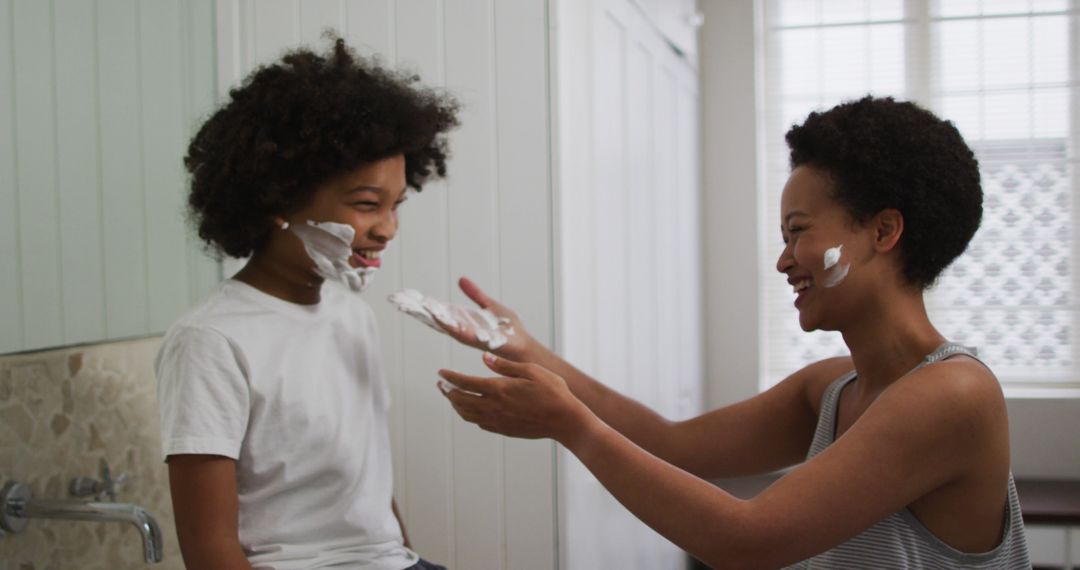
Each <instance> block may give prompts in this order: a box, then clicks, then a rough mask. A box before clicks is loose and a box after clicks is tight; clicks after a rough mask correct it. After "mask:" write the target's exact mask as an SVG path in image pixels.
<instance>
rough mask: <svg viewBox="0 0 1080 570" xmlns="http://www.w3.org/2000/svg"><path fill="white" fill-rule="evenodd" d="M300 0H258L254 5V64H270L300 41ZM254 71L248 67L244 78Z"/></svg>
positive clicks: (252, 14)
mask: <svg viewBox="0 0 1080 570" xmlns="http://www.w3.org/2000/svg"><path fill="white" fill-rule="evenodd" d="M299 1H300V0H258V1H254V2H252V3H251V10H250V14H251V17H252V18H251V20H252V25H253V29H252V30H251V38H252V40H253V42H254V43H253V45H252V51H251V55H252V57H253V58H254V59H253V60H252V61H251V63H253V64H254V65H261V64H263V63H268V62H271V61H273V60H275V59H277V58H278V57H280V56H281V54H282V53H284V51H285V49H286V48H288V47H292V46H295V45H296V44H298V43H299V41H300V18H299V15H300V4H299ZM250 69H251V68H246V69H244V71H243V72H242V73H241V77H243V76H244V75H247V73H248V71H249V70H250Z"/></svg>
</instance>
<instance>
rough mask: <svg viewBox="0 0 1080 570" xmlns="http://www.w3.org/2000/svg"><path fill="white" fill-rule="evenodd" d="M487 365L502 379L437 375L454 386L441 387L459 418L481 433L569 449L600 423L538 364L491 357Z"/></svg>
mask: <svg viewBox="0 0 1080 570" xmlns="http://www.w3.org/2000/svg"><path fill="white" fill-rule="evenodd" d="M484 364H486V365H487V366H488V368H490V369H491V370H492V371H494V372H495V373H496V374H499V375H500V376H501V377H499V378H482V377H479V376H470V375H467V374H461V373H460V372H454V371H452V370H440V371H439V376H442V377H443V378H444V379H445V380H446V381H447V382H449V383H450V384H452V385H453V387H452V388H450V389H444V388H443V386H441V385H440V390H441V391H442V392H443V395H445V396H446V398H447V399H448V400H450V403H451V404H452V405H453V406H454V410H455V411H456V412H457V413H458V415H460V416H461V417H462V418H463V419H464V420H465V421H468V422H471V423H474V424H476V425H478V426H480V428H481V429H484V430H487V431H490V432H495V433H499V434H502V435H507V436H510V437H521V438H528V439H537V438H542V437H550V438H552V439H555V440H556V441H559V442H560V443H563V444H564V445H568V443H569V442H571V441H573V440H574V439H575V438H578V437H581V436H584V435H585V434H586V433H587V432H588V431H589V429H590V427H591V426H592V424H593V423H598V422H599V421H600V420H599V419H598V418H597V417H596V416H595V415H593V413H592V412H591V411H589V409H588V408H587V407H586V406H585V404H583V403H581V401H580V400H578V399H577V398H575V397H574V395H573V394H572V393H570V390H569V389H568V388H567V387H566V382H565V381H564V380H563V379H562V378H561V377H559V376H558V375H556V374H555V373H554V372H551V371H550V370H548V369H546V368H544V367H542V366H540V365H538V364H531V363H520V362H513V361H510V360H507V359H505V358H499V357H497V356H494V355H492V354H490V353H485V354H484ZM440 384H441V383H440Z"/></svg>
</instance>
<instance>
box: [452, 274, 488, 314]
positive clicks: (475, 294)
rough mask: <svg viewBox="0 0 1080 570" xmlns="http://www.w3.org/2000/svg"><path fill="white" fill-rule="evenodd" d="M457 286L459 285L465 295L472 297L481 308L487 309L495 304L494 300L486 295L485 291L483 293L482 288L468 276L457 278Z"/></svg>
mask: <svg viewBox="0 0 1080 570" xmlns="http://www.w3.org/2000/svg"><path fill="white" fill-rule="evenodd" d="M458 286H459V287H461V291H462V292H463V293H465V295H466V296H467V297H469V298H470V299H472V300H473V302H474V303H476V304H477V305H480V308H481V309H487V308H488V307H490V306H492V305H494V304H495V300H494V299H492V298H491V297H488V296H487V293H484V290H483V289H481V288H480V286H479V285H477V284H476V283H473V282H472V280H471V279H469V278H468V277H462V278H461V279H459V280H458Z"/></svg>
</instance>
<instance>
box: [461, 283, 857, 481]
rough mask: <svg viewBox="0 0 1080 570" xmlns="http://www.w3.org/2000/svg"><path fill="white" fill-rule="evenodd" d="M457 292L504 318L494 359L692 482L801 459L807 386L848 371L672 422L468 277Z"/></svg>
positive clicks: (468, 334)
mask: <svg viewBox="0 0 1080 570" xmlns="http://www.w3.org/2000/svg"><path fill="white" fill-rule="evenodd" d="M460 286H461V290H462V291H463V292H464V293H465V294H466V295H467V296H468V297H469V298H470V299H472V300H473V301H474V302H475V303H476V304H477V305H479V306H480V307H481V308H484V309H487V310H489V311H491V312H493V313H494V314H496V315H498V316H500V317H505V318H508V319H510V321H511V323H512V326H513V327H514V330H515V334H514V335H512V336H510V337H509V342H508V343H507V344H506V345H504V346H503V347H500V349H498V350H495V351H493V352H494V353H495V354H497V355H499V356H501V357H503V358H506V359H509V360H512V361H515V362H532V363H535V364H539V365H540V366H542V367H544V368H546V369H548V370H550V371H551V372H554V373H555V374H557V375H558V376H560V377H562V378H563V380H565V382H566V385H567V387H568V388H569V389H570V391H571V392H572V393H573V394H574V396H575V397H577V399H579V400H581V402H583V403H584V404H585V405H586V406H588V408H589V409H590V410H592V412H593V413H594V414H596V415H597V416H598V417H599V418H600V419H601V420H602V421H603V422H604V423H606V424H607V425H609V426H611V427H612V428H613V429H615V430H616V431H617V432H619V433H621V434H622V435H624V436H625V437H626V438H628V439H629V440H630V441H632V442H634V443H635V444H637V445H638V446H640V447H642V448H643V449H645V450H646V451H648V452H649V453H652V454H653V455H656V456H657V457H659V458H661V459H663V460H664V461H667V462H668V463H671V464H672V465H675V466H677V467H680V468H682V469H685V470H687V471H689V472H691V473H693V474H695V475H697V476H699V477H706V478H719V477H737V476H743V475H752V474H757V473H765V472H769V471H773V470H776V469H779V468H782V467H786V466H789V465H793V464H795V463H797V462H799V461H802V459H803V458H804V457H805V456H806V451H807V449H808V448H809V445H810V439H811V438H812V436H813V431H814V425H815V423H816V422H817V412H816V405H815V402H817V399H818V398H820V396H821V390H820V389H815V387H820V386H821V384H822V382H821V380H822V379H824V380H832V379H834V378H836V377H838V376H840V375H841V374H843V373H844V372H847V371H849V370H851V369H852V364H851V360H850V359H847V358H837V359H831V360H827V361H822V362H820V363H816V364H813V365H811V366H808V367H806V368H804V369H803V370H800V371H799V372H797V373H795V374H793V375H791V376H790V377H788V378H787V379H786V380H784V381H783V382H781V383H780V384H778V385H777V386H776V387H774V388H772V389H771V390H768V391H766V392H765V393H763V394H760V395H758V396H756V397H754V398H750V399H748V400H746V401H743V402H739V403H737V404H734V405H731V406H727V407H724V408H721V409H718V410H714V411H711V412H709V413H706V414H704V415H701V416H698V417H695V418H692V419H689V420H686V421H680V422H673V421H669V420H668V419H666V418H664V417H663V416H661V415H660V414H658V413H656V412H655V411H653V410H652V409H650V408H649V407H648V406H645V405H643V404H642V403H640V402H638V401H636V400H634V399H632V398H629V397H627V396H624V395H622V394H620V393H619V392H616V391H615V390H612V389H611V388H609V387H607V386H605V385H604V384H603V383H601V382H598V381H597V380H595V379H594V378H592V377H590V376H589V375H588V374H585V373H584V372H582V371H581V370H579V369H577V368H576V367H575V366H574V365H572V364H570V363H569V362H567V361H566V360H564V359H563V358H562V357H560V356H559V355H558V354H556V353H555V352H554V351H552V350H550V349H549V348H548V347H546V346H544V345H543V344H541V343H540V342H538V341H537V340H536V339H534V338H533V337H532V336H530V335H529V334H528V332H527V331H526V330H525V327H524V325H523V324H522V323H521V320H520V319H519V318H518V316H517V314H516V313H515V312H514V311H513V310H511V309H510V308H508V307H506V306H504V305H502V304H500V303H499V302H498V301H496V300H495V299H492V298H491V297H489V296H488V295H487V294H486V293H484V291H483V290H481V289H480V287H479V286H477V285H476V284H475V283H473V282H472V281H470V280H469V279H466V278H462V279H461V280H460ZM443 328H444V330H446V332H447V334H449V335H450V336H452V337H453V338H455V339H457V340H458V341H459V342H462V343H464V344H467V345H469V346H473V347H475V348H479V349H485V348H486V347H485V346H484V345H483V344H482V343H480V342H478V341H477V340H476V337H475V335H474V334H473V331H472V330H470V329H468V328H453V327H450V326H447V325H445V324H444V325H443Z"/></svg>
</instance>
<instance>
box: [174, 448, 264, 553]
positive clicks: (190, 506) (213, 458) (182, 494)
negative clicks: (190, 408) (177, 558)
mask: <svg viewBox="0 0 1080 570" xmlns="http://www.w3.org/2000/svg"><path fill="white" fill-rule="evenodd" d="M168 463H169V488H170V490H171V491H172V502H173V512H174V514H175V517H176V535H177V538H179V540H180V552H181V554H182V555H183V557H184V564H185V565H186V566H187V567H188V568H220V569H222V570H251V564H249V563H248V560H247V556H245V555H244V550H243V548H241V546H240V540H239V536H238V534H237V524H238V523H237V520H238V519H237V512H238V498H237V492H236V461H235V460H233V459H230V458H228V457H223V456H220V455H171V456H169V459H168Z"/></svg>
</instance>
